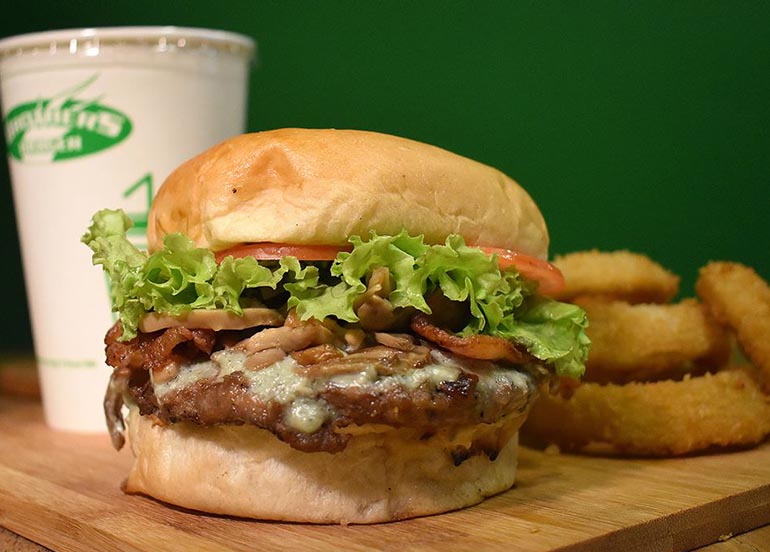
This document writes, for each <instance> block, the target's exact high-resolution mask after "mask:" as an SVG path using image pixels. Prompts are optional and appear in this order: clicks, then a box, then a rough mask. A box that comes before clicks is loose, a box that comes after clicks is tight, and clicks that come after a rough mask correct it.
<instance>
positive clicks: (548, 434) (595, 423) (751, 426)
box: [522, 365, 770, 456]
mask: <svg viewBox="0 0 770 552" xmlns="http://www.w3.org/2000/svg"><path fill="white" fill-rule="evenodd" d="M756 375H757V374H756V370H754V369H753V368H752V367H751V366H748V365H745V366H733V367H730V368H727V369H724V370H721V371H719V372H718V373H716V374H706V375H704V376H700V377H692V378H690V377H687V378H685V379H684V380H682V381H670V380H668V381H659V382H653V383H627V384H625V385H614V384H608V385H602V384H599V383H582V384H577V387H575V388H574V390H573V392H572V395H571V397H570V398H568V399H565V398H563V397H561V396H559V395H552V394H549V393H547V392H544V393H542V394H541V397H540V398H539V399H538V400H537V401H536V402H535V404H534V406H533V408H532V411H531V412H530V414H529V418H528V419H527V422H526V423H525V425H524V427H523V429H522V435H523V437H524V438H525V439H526V441H528V442H536V443H539V444H543V443H545V444H556V445H558V446H559V447H560V448H561V449H562V450H567V451H590V450H591V449H592V448H594V449H595V448H596V447H597V446H598V447H603V449H602V451H603V452H607V449H609V451H610V452H612V453H620V454H625V455H638V456H676V455H682V454H687V453H691V452H696V451H702V450H705V449H709V448H711V447H729V446H751V445H755V444H757V443H759V442H761V441H762V440H764V439H765V438H766V437H767V435H768V434H770V397H768V396H767V395H765V394H764V393H762V390H761V388H760V386H759V383H758V381H757V380H756V379H755V378H756Z"/></svg>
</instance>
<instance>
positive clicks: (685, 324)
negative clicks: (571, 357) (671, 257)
mask: <svg viewBox="0 0 770 552" xmlns="http://www.w3.org/2000/svg"><path fill="white" fill-rule="evenodd" d="M575 303H577V304H578V305H580V306H581V307H583V308H584V309H585V311H586V313H587V314H588V320H589V321H590V324H589V326H588V329H587V331H586V333H587V334H588V337H589V338H590V339H591V351H590V353H589V356H588V362H587V363H586V373H585V376H584V377H583V379H584V380H585V381H593V382H601V383H609V382H611V383H625V382H629V381H654V380H659V379H665V378H673V379H681V378H682V376H684V374H686V373H688V372H693V373H699V372H700V373H702V372H704V371H705V369H707V368H711V367H717V366H721V365H723V364H724V363H725V362H727V360H728V358H729V356H730V339H729V334H728V333H727V331H726V330H725V329H724V328H723V327H722V326H721V325H720V324H718V323H717V322H716V321H715V320H714V319H713V318H712V317H711V315H710V314H709V313H708V311H707V310H706V309H704V307H703V305H701V304H700V303H699V302H698V301H696V300H695V299H685V300H683V301H681V302H679V303H675V304H667V305H656V304H645V305H630V304H628V303H625V302H622V301H610V302H607V301H604V300H602V299H597V298H589V297H582V298H579V299H576V300H575Z"/></svg>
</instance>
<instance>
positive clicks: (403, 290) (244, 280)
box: [82, 210, 590, 377]
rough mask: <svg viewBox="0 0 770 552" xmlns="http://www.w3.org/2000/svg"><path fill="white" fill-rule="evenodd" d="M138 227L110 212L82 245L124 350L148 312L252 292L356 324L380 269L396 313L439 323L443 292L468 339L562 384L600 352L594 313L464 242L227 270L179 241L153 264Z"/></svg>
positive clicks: (370, 248) (398, 245)
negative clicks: (484, 338) (434, 304)
mask: <svg viewBox="0 0 770 552" xmlns="http://www.w3.org/2000/svg"><path fill="white" fill-rule="evenodd" d="M130 225H131V221H130V220H129V218H128V217H127V216H126V215H125V214H123V213H122V212H121V211H110V210H104V211H100V212H98V213H96V215H94V219H93V221H92V224H91V226H90V227H89V229H88V231H87V232H86V233H85V235H84V236H83V238H82V241H83V242H84V243H86V244H87V245H88V246H89V247H90V248H91V249H92V251H93V253H94V254H93V262H94V264H97V265H102V266H103V267H104V270H105V271H106V272H107V274H108V275H109V277H110V281H111V291H110V293H111V296H112V301H113V309H114V310H115V311H116V312H118V313H119V317H120V322H121V324H122V326H123V336H122V338H121V339H123V340H127V339H131V338H133V337H135V336H136V332H137V326H138V324H139V321H140V319H141V317H142V316H144V314H145V313H147V312H152V311H154V312H162V313H168V314H172V315H178V314H182V313H184V312H186V311H189V310H191V309H225V310H228V311H230V312H234V313H236V314H240V313H241V312H242V308H243V305H244V303H245V302H247V301H248V297H247V296H249V294H245V292H246V290H250V289H257V290H260V288H261V290H262V291H261V292H265V290H267V289H270V290H274V293H283V294H285V297H286V303H287V306H288V307H289V308H294V309H296V312H297V314H298V316H300V318H301V319H303V320H307V319H309V318H316V319H319V320H323V319H324V318H326V317H329V316H332V317H335V318H338V319H340V320H344V321H347V322H356V321H358V316H357V315H356V312H355V308H354V307H355V305H356V301H357V299H358V298H359V297H361V295H362V294H364V293H365V292H366V289H367V285H366V282H367V279H368V278H369V277H370V276H371V274H372V272H373V270H374V269H375V268H378V267H387V269H388V271H389V273H390V277H391V279H392V281H393V289H392V290H391V291H390V293H389V295H388V296H387V300H388V301H390V302H391V303H392V305H393V306H394V307H396V308H413V309H415V310H417V311H421V312H424V313H428V314H430V312H431V310H430V307H429V305H428V303H427V300H426V297H429V296H430V295H431V294H433V293H435V292H436V291H438V292H440V293H442V294H443V295H444V296H445V297H447V298H448V299H450V300H452V301H459V302H463V303H466V304H467V307H468V311H469V312H470V318H469V322H468V324H467V325H466V327H465V328H463V329H462V330H461V331H460V334H461V335H466V336H467V335H476V334H486V335H492V336H497V337H502V338H505V339H509V340H512V341H514V342H515V343H517V344H520V345H521V346H523V347H525V348H526V349H527V351H529V353H530V354H532V355H533V356H534V357H536V358H538V359H540V360H542V361H544V362H545V363H546V364H548V365H550V366H552V367H553V369H554V371H555V372H556V373H557V374H559V375H565V376H571V377H579V376H580V375H582V373H583V370H584V365H585V360H586V358H587V355H588V347H589V345H590V342H589V340H588V338H587V337H586V335H585V328H586V326H587V319H586V315H585V312H584V311H583V310H582V309H580V308H579V307H577V306H575V305H570V304H565V303H559V302H557V301H553V300H551V299H547V298H544V297H540V296H538V295H537V293H536V292H537V284H536V283H533V282H529V281H527V280H525V279H523V278H521V277H520V275H519V274H518V273H517V272H516V271H515V270H510V269H509V270H505V271H500V270H499V269H498V266H497V260H496V259H495V257H494V256H489V255H487V254H486V253H484V252H483V251H481V250H480V249H478V248H475V247H469V246H467V245H466V244H465V241H464V240H463V238H462V237H461V236H457V235H452V236H449V237H448V238H447V239H446V241H445V243H444V244H443V245H428V244H425V243H424V241H423V238H422V236H417V237H414V236H409V235H408V234H407V233H406V231H402V232H400V233H399V234H397V235H395V236H379V235H377V234H376V233H374V232H372V233H371V234H370V236H369V239H368V240H366V241H365V240H363V239H361V238H360V237H358V236H353V237H351V238H350V243H351V244H352V245H353V248H352V251H350V252H349V253H348V252H341V253H339V254H338V255H337V258H336V259H335V260H334V262H333V263H331V265H329V264H328V263H322V264H320V265H314V264H312V263H303V262H300V261H299V260H297V259H296V258H294V257H284V258H283V259H281V260H280V261H278V262H275V261H273V262H270V263H267V264H260V262H259V261H257V260H256V259H254V258H252V257H245V258H241V259H233V258H232V257H226V258H225V259H224V260H222V262H221V263H219V264H217V262H216V260H215V257H214V254H213V253H212V252H211V251H209V250H207V249H202V248H198V247H195V244H194V243H193V242H192V241H191V240H190V239H189V238H187V237H186V236H184V235H181V234H169V235H168V236H166V237H165V238H164V246H163V249H162V250H160V251H158V252H156V253H154V254H152V255H149V256H148V255H146V254H145V253H142V252H141V251H139V250H137V249H136V248H135V247H134V246H133V245H132V244H131V243H130V242H129V241H128V239H127V238H126V232H127V230H128V228H129V227H130Z"/></svg>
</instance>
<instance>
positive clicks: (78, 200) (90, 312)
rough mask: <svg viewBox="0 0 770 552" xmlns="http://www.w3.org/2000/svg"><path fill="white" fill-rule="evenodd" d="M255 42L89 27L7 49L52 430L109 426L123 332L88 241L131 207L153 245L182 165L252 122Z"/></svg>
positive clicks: (19, 210) (5, 95) (18, 179)
mask: <svg viewBox="0 0 770 552" xmlns="http://www.w3.org/2000/svg"><path fill="white" fill-rule="evenodd" d="M254 51H255V45H254V42H253V41H252V40H251V39H249V38H247V37H244V36H241V35H237V34H233V33H228V32H222V31H214V30H207V29H190V28H179V27H126V28H102V29H76V30H63V31H51V32H44V33H35V34H28V35H20V36H16V37H11V38H6V39H4V40H0V99H1V101H2V113H3V121H4V128H5V137H6V141H7V146H8V161H9V166H10V172H11V182H12V188H13V197H14V204H15V210H16V211H15V212H16V218H17V222H18V230H19V238H20V242H21V252H22V258H23V266H24V275H25V282H26V286H27V296H28V302H29V306H30V317H31V320H32V330H33V336H34V343H35V354H36V357H37V362H38V368H39V374H40V382H41V389H42V397H43V405H44V411H45V417H46V421H47V423H48V424H49V425H50V426H51V427H53V428H56V429H63V430H71V431H80V432H97V431H104V430H105V423H104V413H103V410H102V399H103V397H104V392H105V389H106V387H107V382H108V379H109V374H110V372H111V369H110V368H109V367H108V366H106V364H105V362H104V335H105V333H106V331H107V330H108V329H109V327H110V326H111V325H112V324H113V323H114V320H115V317H114V315H113V314H112V313H111V308H110V301H109V296H108V285H109V284H108V282H107V281H106V279H105V277H104V275H103V273H102V270H101V268H97V267H94V266H92V265H91V252H90V250H89V249H88V248H87V247H86V246H85V245H83V244H82V243H80V241H79V240H80V237H81V235H82V234H83V233H84V231H85V230H86V228H87V226H88V224H89V221H90V218H91V215H92V214H93V213H94V212H96V211H97V210H99V209H102V208H106V207H109V208H113V209H115V208H122V209H124V210H125V211H126V212H127V213H129V214H130V216H131V218H132V219H133V220H134V222H135V227H134V229H133V230H132V239H133V240H135V243H137V245H139V246H141V247H143V246H144V245H145V241H146V239H145V229H146V224H147V213H148V210H149V206H150V202H151V200H152V197H153V196H154V193H155V192H156V190H157V189H158V187H159V186H160V184H161V183H162V182H163V180H164V179H165V178H166V176H167V175H168V174H169V173H170V172H171V171H172V170H173V169H174V168H175V167H176V166H177V165H179V164H180V163H181V162H182V161H184V160H185V159H188V158H190V157H192V156H193V155H195V154H197V153H199V152H201V151H203V150H204V149H206V148H208V147H210V146H212V145H214V144H215V143H217V142H219V141H221V140H224V139H225V138H228V137H230V136H233V135H236V134H239V133H242V132H243V131H244V128H245V123H246V106H247V94H248V74H249V68H250V65H251V61H252V59H253V56H254Z"/></svg>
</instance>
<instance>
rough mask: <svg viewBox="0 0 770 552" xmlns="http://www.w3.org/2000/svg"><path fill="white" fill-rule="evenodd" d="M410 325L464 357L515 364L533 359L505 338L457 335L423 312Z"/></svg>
mask: <svg viewBox="0 0 770 552" xmlns="http://www.w3.org/2000/svg"><path fill="white" fill-rule="evenodd" d="M411 327H412V331H414V332H415V333H416V334H418V335H420V336H422V337H423V338H425V339H427V340H428V341H432V342H433V343H435V344H436V345H439V346H441V347H443V348H444V349H447V350H448V351H451V352H453V353H455V354H458V355H461V356H464V357H469V358H475V359H479V360H507V361H509V362H513V363H516V364H522V363H524V362H530V361H532V360H534V357H532V355H530V354H529V353H527V352H526V351H521V350H519V349H517V348H516V345H514V344H513V343H511V342H510V341H508V340H507V339H503V338H501V337H493V336H491V335H472V336H469V337H458V336H456V335H454V334H451V333H449V332H447V331H446V330H442V329H441V328H439V327H437V326H434V325H433V324H432V323H431V322H430V319H429V318H428V317H427V316H425V315H424V314H418V315H416V316H415V317H414V318H412V324H411Z"/></svg>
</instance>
